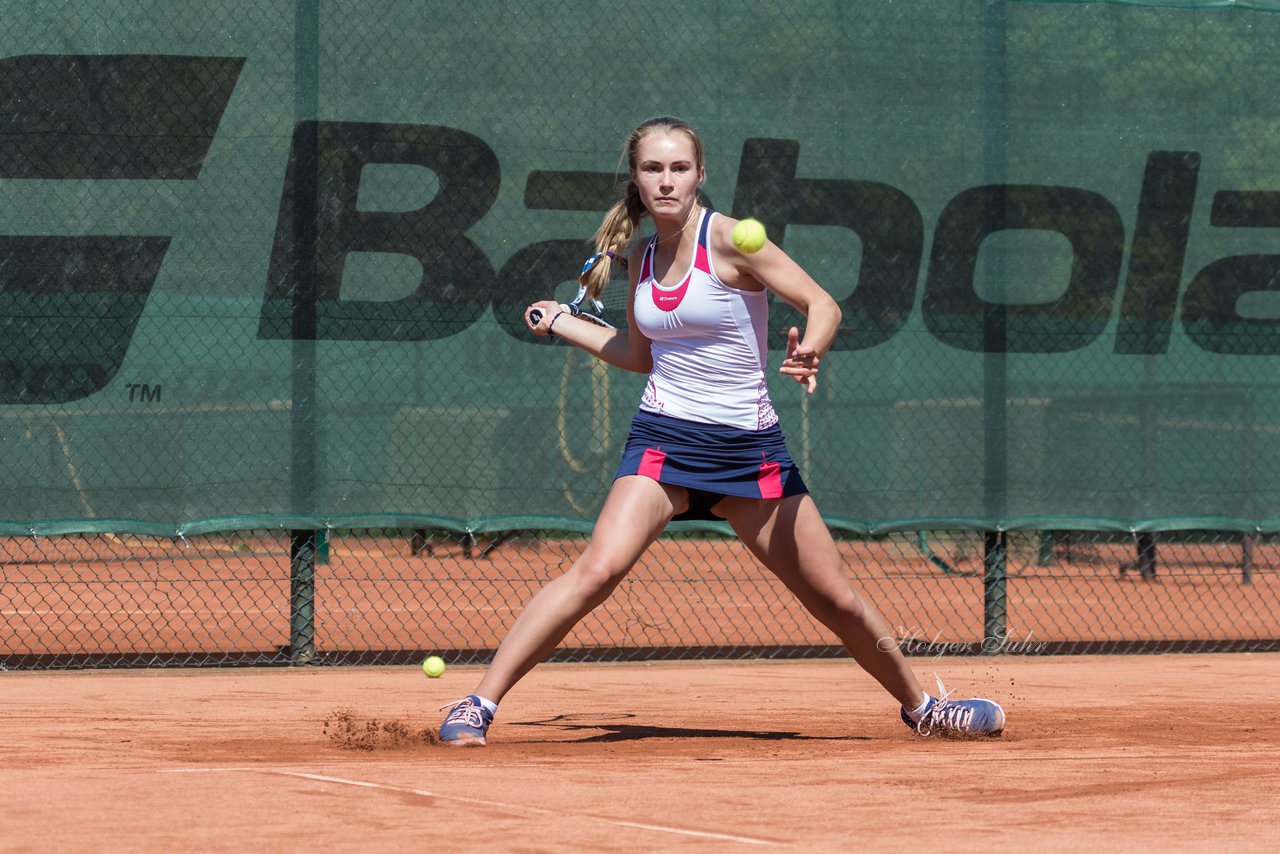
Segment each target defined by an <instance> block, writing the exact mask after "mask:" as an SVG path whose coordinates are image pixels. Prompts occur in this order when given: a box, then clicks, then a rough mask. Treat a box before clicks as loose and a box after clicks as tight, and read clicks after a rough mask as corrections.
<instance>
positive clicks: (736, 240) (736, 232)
mask: <svg viewBox="0 0 1280 854" xmlns="http://www.w3.org/2000/svg"><path fill="white" fill-rule="evenodd" d="M766 237H767V235H766V234H765V233H764V226H763V225H762V224H761V223H760V220H758V219H752V218H751V217H747V218H746V219H744V220H742V222H740V223H738V224H737V225H735V226H734V227H733V245H734V246H736V247H738V249H739V250H741V251H743V252H759V251H760V247H761V246H764V241H765V238H766Z"/></svg>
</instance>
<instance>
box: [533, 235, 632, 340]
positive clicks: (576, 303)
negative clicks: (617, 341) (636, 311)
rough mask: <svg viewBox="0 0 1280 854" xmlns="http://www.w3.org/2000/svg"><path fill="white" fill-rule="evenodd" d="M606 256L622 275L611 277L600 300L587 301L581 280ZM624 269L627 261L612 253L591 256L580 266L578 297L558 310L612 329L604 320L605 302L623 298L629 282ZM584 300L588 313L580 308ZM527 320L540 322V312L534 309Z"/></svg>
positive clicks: (614, 301)
mask: <svg viewBox="0 0 1280 854" xmlns="http://www.w3.org/2000/svg"><path fill="white" fill-rule="evenodd" d="M606 255H607V256H608V257H610V258H613V259H614V261H616V262H617V263H618V265H619V266H621V267H622V270H623V275H621V276H611V277H610V279H609V283H608V284H607V285H605V288H604V292H603V293H602V294H600V299H591V300H588V299H587V286H586V285H585V284H583V283H582V280H583V279H584V278H585V277H586V275H587V273H589V272H591V270H592V268H594V267H595V265H596V264H598V263H599V262H600V259H601V258H603V257H605V256H606ZM626 268H627V259H626V258H623V257H622V256H620V255H615V254H614V253H612V252H597V253H596V254H595V255H592V256H591V257H590V258H588V259H587V260H586V262H585V263H584V264H583V265H582V272H580V273H579V274H578V282H579V285H578V295H577V296H576V297H574V298H573V302H569V303H561V304H560V308H562V309H563V310H564V311H567V312H569V313H570V314H571V315H573V316H574V317H580V318H582V319H583V320H587V321H590V322H591V323H594V324H595V325H597V326H602V327H604V328H605V329H613V328H614V326H613V324H612V323H609V322H608V321H607V320H605V319H604V309H605V304H606V302H605V301H606V300H608V301H609V303H618V302H619V301H620V300H621V299H622V298H624V295H625V294H626V293H627V290H628V286H629V284H630V280H629V279H628V278H627V276H626V274H625V272H626ZM584 300H586V302H587V305H588V307H589V309H590V310H589V311H586V310H584V309H583V308H582V303H583V301H584ZM529 320H531V321H532V322H533V323H535V324H536V323H539V322H541V320H542V311H541V310H540V309H536V308H535V309H534V310H533V311H531V312H529Z"/></svg>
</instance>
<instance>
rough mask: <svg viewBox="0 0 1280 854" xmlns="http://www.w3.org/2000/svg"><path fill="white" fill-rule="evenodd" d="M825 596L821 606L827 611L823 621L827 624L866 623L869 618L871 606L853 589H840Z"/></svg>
mask: <svg viewBox="0 0 1280 854" xmlns="http://www.w3.org/2000/svg"><path fill="white" fill-rule="evenodd" d="M825 598H826V601H825V602H823V608H824V610H825V611H826V612H827V613H826V614H825V615H824V617H825V620H824V622H827V623H828V624H843V625H848V624H850V623H856V624H859V625H866V624H867V622H868V621H869V619H870V615H871V608H870V606H869V605H868V604H867V600H865V599H863V598H862V597H861V596H860V595H858V593H857V591H855V590H852V589H850V590H841V591H839V592H836V593H834V594H832V595H829V596H827V597H825Z"/></svg>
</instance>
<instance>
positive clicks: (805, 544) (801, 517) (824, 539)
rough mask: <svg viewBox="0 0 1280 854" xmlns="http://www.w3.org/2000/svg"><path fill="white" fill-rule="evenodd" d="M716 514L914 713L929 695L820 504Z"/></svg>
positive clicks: (742, 507) (730, 505) (780, 503)
mask: <svg viewBox="0 0 1280 854" xmlns="http://www.w3.org/2000/svg"><path fill="white" fill-rule="evenodd" d="M715 512H716V513H719V514H721V515H723V516H724V517H725V518H727V519H728V520H729V524H730V525H731V526H732V527H733V530H734V532H735V533H737V535H738V536H739V537H740V538H741V539H742V542H743V543H744V544H745V545H746V546H747V548H748V549H750V550H751V552H752V554H754V555H755V556H756V558H758V559H759V560H760V562H761V563H763V564H764V565H765V566H766V567H767V568H768V569H769V570H770V571H771V572H772V573H773V574H774V575H776V576H778V578H779V579H781V580H782V583H783V584H785V585H787V588H788V589H790V590H791V592H792V593H794V594H795V595H796V598H798V599H799V600H800V603H801V604H802V605H804V607H805V609H806V610H808V611H809V613H810V614H812V615H813V616H814V617H815V618H817V619H818V620H819V621H820V622H821V623H822V624H823V625H824V626H826V627H827V628H829V629H831V630H832V631H833V632H835V634H836V636H837V637H839V638H840V640H841V641H842V642H843V643H844V645H845V648H846V649H848V650H849V653H850V655H852V656H853V658H854V660H855V661H857V662H858V664H859V665H861V666H862V669H864V670H866V671H867V673H869V674H871V676H872V677H873V678H874V679H875V680H876V681H877V682H879V683H880V684H881V685H883V686H884V688H885V690H886V691H888V692H889V693H890V694H891V695H892V696H893V698H894V699H895V700H897V701H898V702H899V703H901V704H902V705H903V706H904V707H906V708H907V709H915V708H916V707H917V706H918V705H920V702H921V700H923V699H924V696H925V694H924V690H923V689H922V688H921V687H920V683H919V682H918V681H916V677H915V674H913V673H912V672H911V669H910V667H908V666H907V662H906V660H905V659H904V658H903V656H902V653H901V652H899V651H898V646H897V644H896V643H894V642H892V634H891V633H890V631H889V626H888V625H887V624H886V623H885V621H884V618H883V617H881V616H880V614H879V612H877V611H876V609H875V607H874V606H872V605H871V603H869V602H867V601H866V600H865V599H863V598H862V596H860V595H859V594H858V593H857V591H855V590H854V589H853V587H852V585H850V583H849V579H848V577H847V576H846V575H845V572H844V562H843V561H842V560H841V558H840V553H839V552H838V551H837V550H836V544H835V541H834V540H833V539H832V538H831V532H830V531H829V530H828V529H827V525H826V522H824V521H823V520H822V516H821V515H820V514H819V513H818V508H817V505H815V504H814V503H813V499H812V498H810V497H809V496H808V495H793V496H791V497H790V498H783V499H781V500H776V501H772V500H771V501H762V500H756V499H750V498H733V497H730V498H725V499H723V500H722V501H720V502H719V503H718V504H717V505H716V507H715Z"/></svg>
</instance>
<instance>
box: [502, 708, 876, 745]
mask: <svg viewBox="0 0 1280 854" xmlns="http://www.w3.org/2000/svg"><path fill="white" fill-rule="evenodd" d="M623 717H627V718H630V717H634V716H633V715H625V716H623ZM511 725H512V726H542V727H553V728H555V729H557V730H560V731H562V732H564V731H569V732H592V733H595V734H594V735H590V736H587V737H586V738H577V739H573V741H574V743H575V744H593V743H610V742H619V741H642V740H645V739H658V738H741V739H749V740H752V741H870V740H871V739H870V737H868V736H865V735H805V734H804V733H799V732H781V731H777V730H751V729H709V728H706V727H672V726H654V725H652V724H627V723H618V722H616V720H602V719H600V718H598V717H595V718H593V716H591V715H586V714H581V715H556V716H555V717H554V718H548V719H546V720H544V721H513V722H512V724H511ZM601 730H603V732H601Z"/></svg>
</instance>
